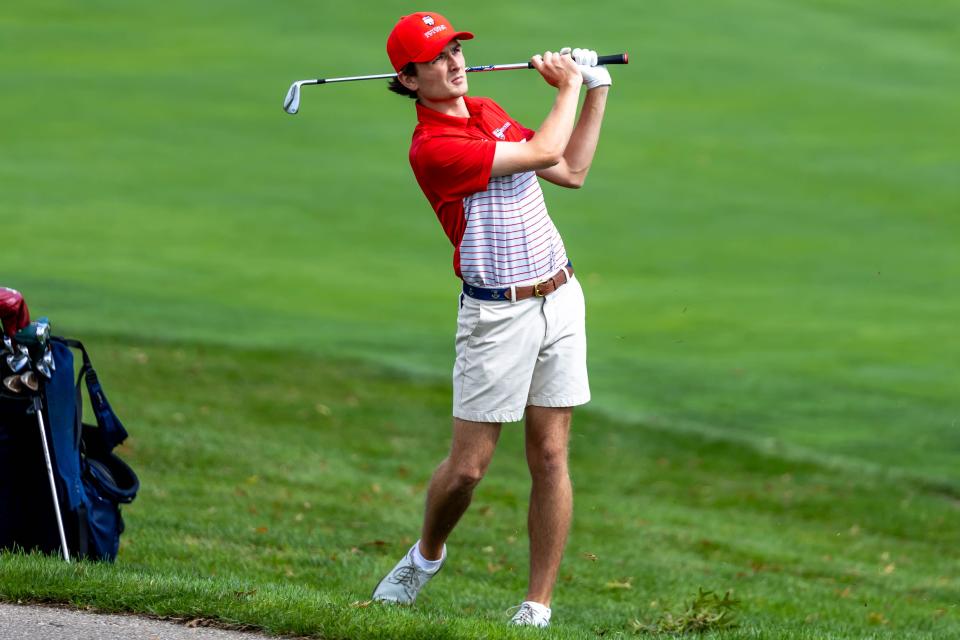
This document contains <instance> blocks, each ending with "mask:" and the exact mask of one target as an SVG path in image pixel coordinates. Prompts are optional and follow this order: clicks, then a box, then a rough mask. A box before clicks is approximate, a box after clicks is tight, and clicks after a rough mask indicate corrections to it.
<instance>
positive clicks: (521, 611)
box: [507, 602, 537, 625]
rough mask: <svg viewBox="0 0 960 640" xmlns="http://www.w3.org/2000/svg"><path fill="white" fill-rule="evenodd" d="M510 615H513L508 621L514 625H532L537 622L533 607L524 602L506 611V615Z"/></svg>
mask: <svg viewBox="0 0 960 640" xmlns="http://www.w3.org/2000/svg"><path fill="white" fill-rule="evenodd" d="M511 613H512V614H513V617H512V618H511V619H510V621H511V622H513V623H514V624H522V625H527V624H533V623H534V622H536V620H537V612H536V611H534V610H533V607H531V606H530V605H529V604H527V603H526V602H524V603H523V604H521V605H517V606H515V607H510V608H509V609H507V615H510V614H511Z"/></svg>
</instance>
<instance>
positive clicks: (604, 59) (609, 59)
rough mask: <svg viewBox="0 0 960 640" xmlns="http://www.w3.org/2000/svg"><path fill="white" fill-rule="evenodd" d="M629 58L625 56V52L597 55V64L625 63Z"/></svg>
mask: <svg viewBox="0 0 960 640" xmlns="http://www.w3.org/2000/svg"><path fill="white" fill-rule="evenodd" d="M629 60H630V59H629V58H628V57H627V54H625V53H616V54H614V55H612V56H598V57H597V65H601V64H627V63H628V62H629Z"/></svg>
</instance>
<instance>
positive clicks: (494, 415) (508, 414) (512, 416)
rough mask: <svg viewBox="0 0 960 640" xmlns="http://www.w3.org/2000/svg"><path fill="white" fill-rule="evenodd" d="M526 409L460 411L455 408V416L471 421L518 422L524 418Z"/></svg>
mask: <svg viewBox="0 0 960 640" xmlns="http://www.w3.org/2000/svg"><path fill="white" fill-rule="evenodd" d="M523 413H524V409H520V410H519V411H459V410H456V409H454V411H453V417H454V418H460V419H461V420H469V421H470V422H497V423H503V422H518V421H520V420H521V419H522V418H523Z"/></svg>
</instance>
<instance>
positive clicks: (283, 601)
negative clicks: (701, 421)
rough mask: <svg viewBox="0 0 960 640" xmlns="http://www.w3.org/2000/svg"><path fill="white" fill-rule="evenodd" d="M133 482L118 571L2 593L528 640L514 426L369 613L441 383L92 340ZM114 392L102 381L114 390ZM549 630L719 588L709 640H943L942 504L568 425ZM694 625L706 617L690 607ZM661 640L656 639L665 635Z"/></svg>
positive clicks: (630, 617) (951, 621)
mask: <svg viewBox="0 0 960 640" xmlns="http://www.w3.org/2000/svg"><path fill="white" fill-rule="evenodd" d="M89 346H91V347H92V351H93V352H94V353H95V354H96V362H95V364H99V368H100V370H101V374H102V375H101V378H102V379H104V380H105V381H106V382H107V383H108V384H110V386H111V387H112V388H116V387H117V386H118V385H117V384H116V382H117V381H125V382H123V383H122V384H121V385H120V386H122V388H123V389H124V390H125V393H124V394H123V395H122V396H117V394H114V398H113V400H114V404H115V405H116V408H117V410H118V412H121V415H122V416H123V418H124V419H125V421H126V422H127V424H128V425H130V426H131V428H132V435H131V438H130V440H129V441H128V443H127V444H126V445H125V446H124V450H123V455H124V456H125V458H126V459H128V460H129V461H130V462H131V464H132V465H133V466H134V467H135V468H136V469H137V470H138V471H139V473H140V476H141V481H142V486H143V489H142V491H141V495H140V496H139V497H138V499H137V501H136V502H134V503H133V504H132V505H130V506H129V507H127V508H125V511H124V513H125V518H126V520H127V523H128V531H127V533H126V534H125V535H124V537H123V539H122V549H121V556H120V560H119V562H118V563H117V564H116V565H113V566H112V565H89V564H82V565H78V566H68V565H65V564H63V563H62V562H60V561H58V560H57V559H55V558H39V557H16V556H9V555H7V556H4V557H2V559H0V597H2V598H3V599H6V600H27V601H30V600H40V601H56V602H69V603H72V604H74V605H77V606H84V607H86V606H91V607H94V608H96V609H99V610H106V611H126V610H133V611H141V612H146V613H149V614H153V615H161V616H172V617H177V618H180V619H195V618H201V619H208V620H214V621H217V622H218V623H219V624H226V625H230V626H239V627H247V626H253V627H260V628H265V629H267V630H269V631H272V632H277V633H290V634H302V635H310V634H315V635H317V636H318V637H325V638H351V639H355V638H437V637H489V638H501V637H503V638H509V637H527V636H523V635H522V634H520V635H514V634H511V633H509V632H508V631H506V630H505V629H504V627H503V623H504V621H505V619H506V618H505V613H504V612H505V610H506V609H507V608H508V607H510V606H512V605H515V604H517V603H518V602H519V599H520V598H522V596H523V593H524V591H525V581H526V493H527V491H528V486H529V479H528V476H527V472H526V469H525V463H524V462H523V454H522V435H521V434H522V431H521V430H520V429H519V426H518V425H509V426H508V427H507V428H506V431H505V433H504V436H503V438H502V440H501V446H500V448H499V450H498V452H497V455H496V457H495V459H494V461H493V464H492V465H491V468H490V471H489V474H488V476H487V478H486V479H485V480H484V481H483V483H481V485H480V487H479V489H478V491H477V494H476V496H475V501H474V504H473V506H472V508H471V511H470V512H469V513H468V515H467V516H466V519H465V521H464V523H463V525H462V526H461V527H460V528H458V529H457V530H456V531H455V532H454V535H453V537H452V538H451V540H450V560H449V562H448V565H447V567H446V568H445V569H444V571H443V573H442V574H441V575H440V576H438V577H437V579H436V580H435V582H433V583H431V585H430V586H429V587H428V588H427V589H426V590H425V591H424V593H423V594H422V596H421V600H420V601H418V605H417V607H416V608H414V609H412V610H400V611H397V610H392V609H390V608H385V607H380V606H375V605H374V606H364V603H365V601H366V600H367V599H368V598H369V595H370V592H371V590H372V588H373V586H374V585H375V584H376V581H377V580H379V578H380V577H381V574H382V573H384V572H385V571H387V570H388V569H389V568H390V567H391V566H392V565H393V563H394V562H395V561H396V558H397V557H398V556H399V555H400V554H402V553H403V551H404V550H405V549H406V547H407V546H408V545H409V544H411V543H412V541H413V540H414V539H415V537H416V535H417V531H418V527H419V518H420V515H421V509H422V503H423V499H424V491H425V483H426V481H427V480H428V478H429V474H430V472H431V470H432V468H433V466H434V465H435V464H436V463H437V462H438V461H439V459H440V458H442V457H443V455H444V453H445V450H446V447H447V435H448V429H449V425H448V420H449V418H448V417H447V416H448V412H449V407H448V405H449V398H448V395H449V393H448V389H447V388H446V386H445V385H442V384H436V383H433V382H430V381H427V380H424V379H422V378H417V377H411V376H409V375H405V374H403V373H402V372H400V371H396V370H381V369H377V368H374V367H371V366H370V365H366V364H362V363H358V362H349V361H340V362H335V361H325V360H318V359H315V358H312V357H308V356H304V355H300V354H297V353H285V352H279V351H274V350H271V351H250V350H238V349H223V348H212V347H206V346H188V345H165V344H162V343H151V344H147V345H143V344H139V343H138V344H136V345H133V344H129V343H125V342H123V341H114V340H95V341H93V344H91V345H89ZM111 383H112V384H111ZM571 468H572V475H573V479H574V485H575V489H576V494H577V497H576V512H577V513H576V518H575V522H574V527H573V531H572V534H571V538H570V543H569V547H568V553H567V557H566V559H565V561H564V564H563V567H562V569H561V577H560V580H559V584H558V590H557V596H556V599H555V602H554V611H555V619H556V623H555V626H554V630H553V632H552V634H553V636H554V637H559V638H590V637H595V636H597V635H603V636H604V637H616V636H617V635H618V634H621V635H623V636H624V637H630V636H633V635H634V634H635V633H638V632H639V631H638V628H641V627H644V626H651V627H654V628H656V627H657V625H658V624H661V625H665V620H667V619H668V618H667V617H666V616H665V613H664V612H670V613H671V615H672V616H674V618H673V619H674V620H675V619H676V616H678V615H682V614H683V612H684V609H686V607H687V606H688V605H689V604H690V601H691V600H693V599H694V598H695V597H696V595H697V591H698V589H699V588H704V589H707V590H713V591H715V592H717V593H724V592H727V591H729V592H730V593H731V597H733V598H735V599H736V600H738V601H739V603H740V604H739V605H737V607H736V610H735V613H736V619H737V622H738V623H739V626H738V627H737V628H735V629H733V630H729V631H723V632H721V631H717V632H715V634H714V635H707V637H717V638H724V639H726V638H760V637H778V638H827V637H829V638H847V637H856V638H861V637H875V638H944V637H950V636H951V635H953V634H956V633H958V632H960V611H958V610H957V606H956V605H957V596H958V595H960V575H958V572H957V568H958V566H957V562H956V553H955V549H954V546H955V532H956V531H957V529H958V527H960V509H958V507H957V504H958V496H957V494H954V493H948V492H946V493H945V492H944V491H943V490H942V488H940V487H932V486H930V485H928V484H926V483H924V482H923V481H921V480H916V479H904V478H887V477H885V476H884V475H883V474H876V473H864V472H863V471H862V470H860V469H844V468H836V467H830V466H826V465H822V464H818V463H816V462H814V461H807V462H798V461H795V460H791V459H787V458H784V457H782V456H780V455H778V454H777V453H775V452H760V451H756V450H751V449H750V448H746V447H743V446H741V445H740V444H739V443H735V442H729V441H724V440H719V439H717V440H711V439H705V438H703V437H701V436H697V435H692V434H684V433H673V432H671V431H669V430H664V429H662V428H659V427H657V426H653V425H648V424H645V423H642V422H641V423H626V422H616V421H612V420H609V419H605V418H603V417H600V416H598V415H596V414H594V413H590V412H582V413H581V414H580V415H579V416H578V417H577V419H576V424H575V428H574V436H573V438H572V445H571ZM707 610H708V611H709V608H707ZM663 628H669V627H666V626H664V627H663Z"/></svg>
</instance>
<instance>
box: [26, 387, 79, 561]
mask: <svg viewBox="0 0 960 640" xmlns="http://www.w3.org/2000/svg"><path fill="white" fill-rule="evenodd" d="M30 373H32V372H30ZM24 377H26V374H24ZM31 389H33V390H36V387H31ZM30 412H31V413H34V414H36V416H37V426H38V427H39V428H40V441H41V442H42V443H43V458H44V460H46V463H47V478H48V479H49V480H50V495H51V496H52V497H53V508H54V511H55V512H56V514H57V529H58V530H59V531H60V549H61V550H62V551H63V559H64V560H66V561H67V562H70V551H68V550H67V534H66V533H65V532H64V530H63V514H62V513H61V511H60V500H59V499H58V498H57V483H56V481H55V480H54V479H53V464H52V463H51V462H50V447H49V445H47V427H46V425H45V424H44V422H43V403H42V402H41V400H40V395H39V394H37V395H35V396H33V406H32V407H31V408H30Z"/></svg>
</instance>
